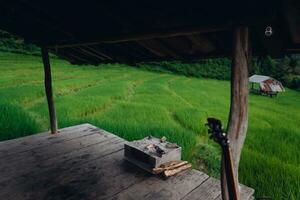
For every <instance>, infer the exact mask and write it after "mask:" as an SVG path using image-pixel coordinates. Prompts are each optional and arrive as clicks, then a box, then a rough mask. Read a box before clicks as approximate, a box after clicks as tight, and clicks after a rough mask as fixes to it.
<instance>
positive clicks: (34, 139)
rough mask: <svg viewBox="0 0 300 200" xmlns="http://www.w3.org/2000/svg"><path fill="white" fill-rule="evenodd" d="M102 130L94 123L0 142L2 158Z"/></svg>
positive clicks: (98, 132)
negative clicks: (93, 124)
mask: <svg viewBox="0 0 300 200" xmlns="http://www.w3.org/2000/svg"><path fill="white" fill-rule="evenodd" d="M102 132H104V131H103V130H101V129H98V128H96V127H94V126H92V125H89V124H84V125H80V126H73V127H69V128H65V129H61V130H60V133H59V134H54V135H50V134H49V133H42V134H36V135H32V136H27V137H23V138H19V139H15V140H9V141H4V142H0V158H3V157H6V156H10V155H12V154H16V153H20V152H24V151H28V150H31V149H35V148H40V147H43V146H47V145H52V144H56V143H60V142H64V141H68V140H73V139H76V138H80V137H84V136H86V135H91V134H102Z"/></svg>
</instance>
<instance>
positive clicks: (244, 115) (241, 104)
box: [221, 26, 249, 200]
mask: <svg viewBox="0 0 300 200" xmlns="http://www.w3.org/2000/svg"><path fill="white" fill-rule="evenodd" d="M248 34H249V33H248V27H244V26H239V27H236V28H234V30H233V46H232V47H233V52H232V68H231V104H230V113H229V119H228V124H227V134H228V139H229V140H230V146H231V149H232V156H233V161H234V162H233V165H234V171H235V176H236V177H235V180H236V185H238V169H239V161H240V156H241V151H242V148H243V145H244V141H245V138H246V133H247V127H248V93H249V88H248V64H249V35H248ZM221 170H222V176H221V182H222V183H221V184H222V197H223V199H224V200H228V199H229V197H228V190H227V184H226V177H225V169H224V161H222V167H221Z"/></svg>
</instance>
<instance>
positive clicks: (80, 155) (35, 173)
mask: <svg viewBox="0 0 300 200" xmlns="http://www.w3.org/2000/svg"><path fill="white" fill-rule="evenodd" d="M123 148H124V140H122V139H120V138H116V139H114V141H107V142H106V143H102V144H96V145H92V146H89V147H87V148H84V149H80V150H77V151H73V152H70V153H69V154H65V155H63V156H59V157H54V158H52V159H49V160H45V161H43V162H41V163H39V166H38V167H36V168H34V169H29V168H26V170H28V171H27V173H24V174H23V175H20V176H19V177H17V178H12V179H8V180H5V181H2V182H0V199H2V198H3V197H11V198H12V199H23V196H24V195H27V194H31V193H34V192H36V193H44V195H45V193H47V189H51V186H52V185H51V183H53V182H54V181H56V179H62V180H61V181H65V179H72V178H74V176H76V173H77V172H78V173H79V171H80V170H81V169H86V166H87V165H88V163H89V162H92V163H98V165H101V162H100V161H99V162H97V161H95V160H97V159H100V160H101V159H103V158H104V157H105V156H107V155H110V154H112V153H113V152H119V151H120V150H122V149H123ZM30 170H31V171H30ZM108 170H110V169H108ZM81 176H83V177H84V176H85V175H84V174H81ZM48 184H50V186H48ZM82 184H85V183H84V182H83V183H82ZM58 185H60V184H59V183H57V185H56V186H58ZM39 190H41V191H39ZM31 195H35V194H31ZM36 195H37V196H38V195H42V194H36ZM29 196H30V195H29ZM24 199H27V197H26V198H24ZM28 199H30V198H29V197H28ZM32 199H41V198H32Z"/></svg>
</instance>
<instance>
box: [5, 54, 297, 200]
mask: <svg viewBox="0 0 300 200" xmlns="http://www.w3.org/2000/svg"><path fill="white" fill-rule="evenodd" d="M51 61H52V66H53V70H52V71H53V79H54V80H53V81H54V94H55V101H56V109H57V116H58V124H59V127H60V128H62V127H67V126H71V125H75V124H80V123H86V122H88V123H91V124H93V125H96V126H98V127H101V128H103V129H106V130H108V131H110V132H113V133H115V134H117V135H119V136H121V137H123V138H125V139H127V140H134V139H139V138H142V137H145V136H147V135H150V134H151V135H153V136H157V137H161V136H166V137H167V138H168V139H169V140H170V141H172V142H177V143H178V144H179V145H181V146H182V147H183V157H184V159H187V160H189V161H192V162H193V164H194V167H195V168H199V169H201V170H203V171H205V172H208V173H209V174H210V175H214V176H218V168H219V153H220V152H219V148H218V146H217V145H215V144H214V143H213V142H212V141H210V140H209V139H208V137H207V131H206V128H205V126H204V123H205V120H206V118H207V117H208V116H214V117H217V118H220V119H221V120H222V121H223V122H224V124H225V122H226V120H227V116H228V110H229V86H230V84H229V82H227V81H217V80H210V79H199V78H189V77H184V76H178V75H173V74H167V73H155V72H149V71H145V70H140V69H137V68H133V67H130V66H127V65H119V64H114V65H109V64H107V65H101V66H97V67H94V66H71V65H70V64H68V63H67V62H65V61H62V60H58V59H52V60H51ZM0 70H1V75H0V113H1V115H0V140H5V139H10V138H16V137H21V136H24V135H28V134H34V133H37V132H41V131H46V130H48V128H49V123H48V112H47V105H46V100H45V96H44V86H43V68H42V63H41V60H40V58H39V57H33V56H25V55H18V54H12V53H0ZM299 121H300V93H299V92H296V91H292V90H287V91H286V92H285V93H284V94H281V95H279V97H278V98H274V99H271V98H267V97H261V96H256V95H251V96H250V115H249V131H248V136H247V139H246V143H245V148H244V150H243V153H242V160H241V165H240V174H239V176H240V182H242V183H244V184H246V185H249V186H250V187H253V188H255V189H256V196H270V197H273V198H274V199H300V166H299V165H300V154H299V152H300V151H299V146H300V128H299Z"/></svg>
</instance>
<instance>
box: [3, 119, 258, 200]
mask: <svg viewBox="0 0 300 200" xmlns="http://www.w3.org/2000/svg"><path fill="white" fill-rule="evenodd" d="M124 143H126V141H125V140H123V139H121V138H119V137H117V136H115V135H113V134H111V133H108V132H106V131H104V130H101V129H99V128H97V127H95V126H92V125H90V124H82V125H78V126H73V127H69V128H64V129H61V130H60V133H59V134H57V135H50V134H49V133H42V134H37V135H32V136H28V137H23V138H19V139H15V140H9V141H4V142H0V172H1V175H0V199H3V200H4V199H5V200H9V199H14V200H16V199H20V200H21V199H22V200H27V199H30V200H31V199H33V200H36V199H37V200H39V199H51V200H54V199H55V200H56V199H64V200H65V199H136V200H142V199H149V200H150V199H151V200H152V199H153V200H154V199H155V200H157V199H163V200H165V199H172V200H176V199H184V200H189V199H203V200H210V199H211V200H213V199H221V197H220V188H219V181H218V180H216V179H214V178H210V177H209V176H207V175H206V174H204V173H202V172H200V171H197V170H188V171H185V172H183V173H181V174H178V175H177V176H174V177H171V178H169V179H167V180H163V179H161V178H158V177H156V176H152V175H150V174H147V173H145V172H144V171H141V170H139V169H138V168H136V167H134V166H132V165H131V164H129V163H127V162H126V161H124V160H123V146H124ZM242 191H243V197H242V199H249V198H252V194H253V190H252V189H251V188H248V187H244V186H243V187H242Z"/></svg>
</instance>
